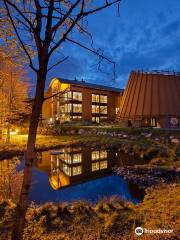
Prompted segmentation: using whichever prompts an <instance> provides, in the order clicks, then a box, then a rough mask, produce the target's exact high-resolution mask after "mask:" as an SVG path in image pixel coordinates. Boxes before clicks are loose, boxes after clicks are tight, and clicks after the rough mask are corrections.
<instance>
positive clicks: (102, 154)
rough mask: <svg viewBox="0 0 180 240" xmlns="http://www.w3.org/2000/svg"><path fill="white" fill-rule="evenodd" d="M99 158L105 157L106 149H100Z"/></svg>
mask: <svg viewBox="0 0 180 240" xmlns="http://www.w3.org/2000/svg"><path fill="white" fill-rule="evenodd" d="M99 158H100V159H103V158H107V151H100V152H99Z"/></svg>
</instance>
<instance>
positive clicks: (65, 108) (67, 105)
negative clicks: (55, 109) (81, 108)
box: [61, 103, 72, 113]
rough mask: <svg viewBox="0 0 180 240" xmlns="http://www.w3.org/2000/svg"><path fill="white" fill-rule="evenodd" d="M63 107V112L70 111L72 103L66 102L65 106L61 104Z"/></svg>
mask: <svg viewBox="0 0 180 240" xmlns="http://www.w3.org/2000/svg"><path fill="white" fill-rule="evenodd" d="M61 109H62V113H70V112H72V104H71V103H68V104H65V105H64V106H61Z"/></svg>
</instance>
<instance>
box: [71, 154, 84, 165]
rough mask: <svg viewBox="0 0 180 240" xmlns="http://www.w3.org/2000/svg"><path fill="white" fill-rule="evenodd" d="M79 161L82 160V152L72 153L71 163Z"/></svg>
mask: <svg viewBox="0 0 180 240" xmlns="http://www.w3.org/2000/svg"><path fill="white" fill-rule="evenodd" d="M80 162H82V154H81V153H75V154H73V163H80Z"/></svg>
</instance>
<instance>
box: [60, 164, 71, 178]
mask: <svg viewBox="0 0 180 240" xmlns="http://www.w3.org/2000/svg"><path fill="white" fill-rule="evenodd" d="M62 170H63V172H64V173H65V174H66V175H68V176H71V168H70V167H68V166H67V165H66V164H63V165H62Z"/></svg>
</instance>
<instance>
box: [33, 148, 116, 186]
mask: <svg viewBox="0 0 180 240" xmlns="http://www.w3.org/2000/svg"><path fill="white" fill-rule="evenodd" d="M114 164H115V153H114V152H110V151H108V150H105V149H96V150H91V149H88V148H83V149H82V148H63V149H60V150H59V151H57V150H56V151H50V152H42V153H40V154H39V156H38V162H37V165H36V166H37V168H38V169H39V170H41V171H44V172H47V174H48V178H49V183H50V185H51V186H52V188H53V189H54V190H58V189H60V188H62V187H66V186H68V185H72V184H77V183H81V182H84V181H88V180H89V179H92V178H95V177H100V176H103V175H105V174H107V173H109V172H110V171H111V168H112V166H114Z"/></svg>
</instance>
